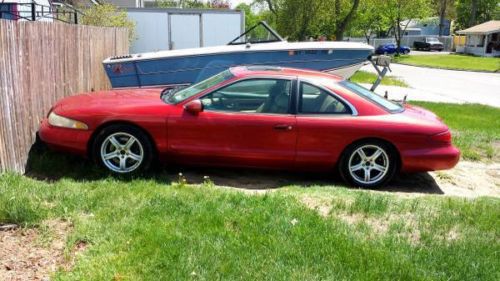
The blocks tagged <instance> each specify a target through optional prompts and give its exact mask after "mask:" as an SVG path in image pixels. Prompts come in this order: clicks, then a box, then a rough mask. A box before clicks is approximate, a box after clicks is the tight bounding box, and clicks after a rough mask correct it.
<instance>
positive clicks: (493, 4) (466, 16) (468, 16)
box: [455, 0, 500, 29]
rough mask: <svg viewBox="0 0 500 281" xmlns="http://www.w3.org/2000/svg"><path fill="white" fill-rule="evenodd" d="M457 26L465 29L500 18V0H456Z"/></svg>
mask: <svg viewBox="0 0 500 281" xmlns="http://www.w3.org/2000/svg"><path fill="white" fill-rule="evenodd" d="M455 4H456V11H457V22H456V23H457V24H456V25H457V27H458V28H459V29H465V28H468V27H471V26H474V25H477V24H479V23H483V22H485V21H489V20H492V19H499V18H498V10H499V5H500V1H499V0H480V1H479V0H456V3H455Z"/></svg>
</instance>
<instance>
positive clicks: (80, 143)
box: [38, 118, 92, 157]
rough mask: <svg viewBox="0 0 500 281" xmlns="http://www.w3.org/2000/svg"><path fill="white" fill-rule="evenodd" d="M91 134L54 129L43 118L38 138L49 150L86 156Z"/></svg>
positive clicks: (88, 132)
mask: <svg viewBox="0 0 500 281" xmlns="http://www.w3.org/2000/svg"><path fill="white" fill-rule="evenodd" d="M91 135H92V132H91V131H89V130H77V129H69V128H61V127H54V126H51V125H50V124H49V123H48V120H47V119H46V118H45V119H43V120H42V122H41V124H40V129H39V131H38V136H39V137H40V139H41V140H42V141H43V142H44V143H45V144H47V146H48V147H49V148H51V149H54V150H58V151H64V152H70V153H74V154H78V155H81V156H85V157H86V156H87V144H88V141H89V140H90V137H91Z"/></svg>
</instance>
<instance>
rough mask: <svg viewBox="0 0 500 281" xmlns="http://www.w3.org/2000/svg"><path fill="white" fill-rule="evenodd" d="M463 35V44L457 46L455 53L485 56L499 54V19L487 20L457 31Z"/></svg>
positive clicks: (496, 55)
mask: <svg viewBox="0 0 500 281" xmlns="http://www.w3.org/2000/svg"><path fill="white" fill-rule="evenodd" d="M458 34H460V35H465V36H466V40H465V45H461V46H457V47H456V48H457V53H466V54H473V55H478V56H485V57H498V56H500V20H492V21H488V22H485V23H482V24H479V25H476V26H473V27H470V28H467V29H464V30H460V31H459V32H458Z"/></svg>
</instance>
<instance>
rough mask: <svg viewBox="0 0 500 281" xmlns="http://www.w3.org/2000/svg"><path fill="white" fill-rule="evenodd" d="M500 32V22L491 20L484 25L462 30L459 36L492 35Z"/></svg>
mask: <svg viewBox="0 0 500 281" xmlns="http://www.w3.org/2000/svg"><path fill="white" fill-rule="evenodd" d="M496 32H500V20H490V21H487V22H483V23H482V24H478V25H475V26H473V27H469V28H467V29H464V30H460V31H459V32H458V33H459V34H490V33H496Z"/></svg>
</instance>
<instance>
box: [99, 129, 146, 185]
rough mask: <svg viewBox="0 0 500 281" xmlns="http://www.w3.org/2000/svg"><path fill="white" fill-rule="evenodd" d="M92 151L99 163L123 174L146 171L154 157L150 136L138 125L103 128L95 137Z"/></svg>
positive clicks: (116, 172)
mask: <svg viewBox="0 0 500 281" xmlns="http://www.w3.org/2000/svg"><path fill="white" fill-rule="evenodd" d="M92 152H93V153H92V154H93V157H94V160H95V161H96V162H97V163H98V164H99V165H101V166H103V167H104V168H106V169H107V170H109V171H111V172H113V173H115V174H122V175H130V174H136V173H139V172H141V171H146V170H148V169H149V167H150V166H151V163H152V162H153V159H154V149H153V144H152V142H151V141H150V139H149V138H148V136H147V135H146V134H145V133H144V132H143V131H142V130H141V129H139V128H137V127H134V126H130V125H122V124H117V125H111V126H108V127H105V128H104V129H102V130H101V131H100V132H99V133H98V134H97V136H96V137H95V141H94V142H93V147H92Z"/></svg>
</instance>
